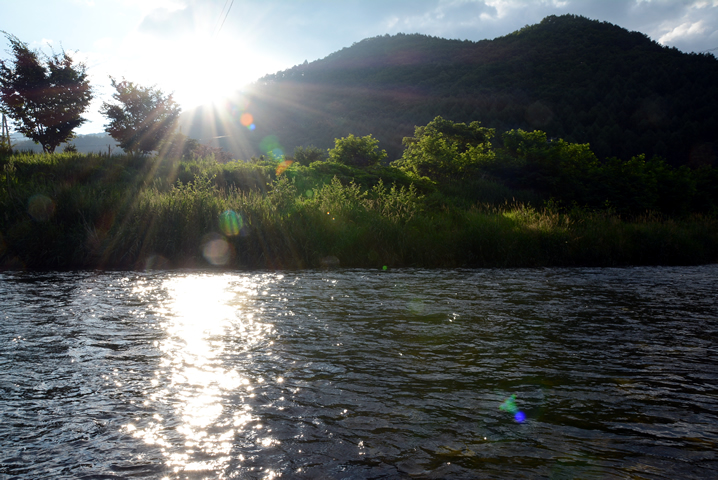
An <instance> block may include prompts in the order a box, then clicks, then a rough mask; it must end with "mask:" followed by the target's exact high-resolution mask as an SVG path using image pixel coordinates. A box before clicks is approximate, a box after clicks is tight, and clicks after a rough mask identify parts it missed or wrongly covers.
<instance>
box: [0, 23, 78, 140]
mask: <svg viewBox="0 0 718 480" xmlns="http://www.w3.org/2000/svg"><path fill="white" fill-rule="evenodd" d="M3 33H4V34H5V36H6V37H7V39H8V41H9V42H10V51H11V53H12V56H13V58H12V59H11V60H0V109H2V110H3V112H5V113H6V114H7V116H8V117H10V119H11V120H12V121H13V122H14V124H15V128H16V129H17V131H19V132H20V133H22V134H23V135H25V136H26V137H28V138H30V139H31V140H33V141H34V142H37V143H39V144H40V145H42V149H43V151H44V152H48V153H53V152H54V151H55V149H56V148H57V146H58V145H60V144H61V143H63V142H66V141H67V140H69V139H71V138H73V137H74V136H75V135H74V133H73V130H75V128H77V127H79V126H80V125H82V124H83V123H85V122H86V119H84V118H82V117H81V115H82V113H83V112H84V111H85V110H86V109H87V107H88V105H89V104H90V100H92V89H91V87H90V83H89V81H88V79H87V73H86V67H85V64H84V63H81V62H79V63H75V62H74V61H73V60H72V57H70V55H69V54H67V53H66V52H65V51H64V50H63V51H62V52H61V53H54V52H53V54H52V55H51V56H44V58H42V57H43V55H42V54H41V53H40V52H37V51H33V50H31V49H30V47H29V46H28V44H27V43H24V42H22V41H20V40H19V39H18V38H17V37H16V36H14V35H10V34H9V33H6V32H3Z"/></svg>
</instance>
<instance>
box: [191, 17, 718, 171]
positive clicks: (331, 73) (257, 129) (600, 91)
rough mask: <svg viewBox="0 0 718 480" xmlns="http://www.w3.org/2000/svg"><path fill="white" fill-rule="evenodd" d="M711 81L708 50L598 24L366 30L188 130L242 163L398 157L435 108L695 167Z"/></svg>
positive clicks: (715, 103)
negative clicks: (489, 36) (475, 37)
mask: <svg viewBox="0 0 718 480" xmlns="http://www.w3.org/2000/svg"><path fill="white" fill-rule="evenodd" d="M716 85H718V60H717V59H716V58H715V57H714V56H712V55H709V54H685V53H682V52H680V51H678V50H676V49H672V48H666V47H663V46H661V45H659V44H657V43H656V42H654V41H652V40H650V39H649V38H648V37H646V36H645V35H644V34H642V33H637V32H629V31H627V30H625V29H623V28H621V27H619V26H616V25H612V24H609V23H606V22H598V21H593V20H589V19H586V18H583V17H578V16H574V15H565V16H561V17H555V16H552V17H547V18H546V19H544V20H543V21H542V22H541V23H540V24H537V25H532V26H527V27H525V28H523V29H521V30H519V31H517V32H514V33H512V34H510V35H507V36H505V37H500V38H496V39H494V40H484V41H480V42H471V41H458V40H446V39H441V38H435V37H428V36H425V35H404V34H399V35H395V36H388V35H387V36H381V37H375V38H369V39H366V40H363V41H361V42H358V43H356V44H354V45H352V46H351V47H348V48H345V49H343V50H341V51H338V52H335V53H333V54H331V55H329V56H328V57H326V58H324V59H321V60H318V61H315V62H312V63H305V64H304V65H298V66H295V67H293V68H291V69H289V70H286V71H283V72H278V73H276V74H273V75H268V76H266V77H264V78H262V79H261V80H260V81H258V82H257V83H256V84H254V85H253V86H252V87H251V88H250V89H249V90H248V91H247V92H245V94H244V95H243V96H242V97H241V98H236V99H234V101H233V102H230V103H228V104H227V105H223V106H221V107H215V108H214V110H210V109H205V110H198V111H194V112H190V113H188V114H187V115H186V117H185V119H184V124H185V127H184V128H185V130H184V131H186V132H188V133H189V135H190V136H192V137H195V138H201V139H202V141H206V140H207V139H210V138H213V137H220V138H216V140H215V141H217V142H218V143H219V145H220V146H222V147H223V148H225V149H227V150H229V151H231V152H232V153H233V154H234V156H235V157H238V158H243V159H247V158H249V157H251V156H255V155H259V154H264V153H269V152H272V151H274V152H275V153H286V154H291V153H292V152H293V150H294V148H295V147H297V146H302V145H315V146H317V147H320V148H323V149H325V148H329V147H331V146H332V145H333V141H334V139H335V138H339V137H342V136H346V135H348V134H350V133H353V134H355V135H367V134H372V135H374V137H376V138H378V139H379V140H380V142H381V147H382V148H385V149H386V150H387V152H388V154H389V156H388V158H387V161H392V160H395V159H397V158H399V157H400V156H401V152H402V147H401V141H402V138H403V137H405V136H410V135H411V134H412V133H413V131H414V127H415V126H417V125H425V124H427V123H428V122H429V121H431V120H432V119H433V118H435V117H436V116H438V115H441V116H443V117H444V118H446V119H449V120H452V121H455V122H470V121H480V122H481V123H482V124H483V125H485V126H487V127H491V128H496V129H497V132H499V133H500V132H502V131H506V130H510V129H517V128H522V129H525V130H534V129H540V130H542V131H545V132H546V133H547V135H548V137H549V138H563V139H565V140H567V141H570V142H578V143H590V145H591V149H592V150H593V151H594V152H595V153H596V155H597V156H598V158H599V159H606V158H610V157H617V158H620V159H625V160H627V159H630V158H631V157H632V156H634V155H638V154H645V155H646V157H647V158H651V157H653V156H661V157H663V158H665V159H666V161H667V162H668V163H669V164H672V165H690V166H694V167H695V166H700V165H705V164H714V163H715V161H716V153H717V152H718V88H716ZM245 114H250V115H251V117H248V116H247V115H245ZM243 115H244V117H243ZM250 120H251V121H250ZM499 137H500V135H499Z"/></svg>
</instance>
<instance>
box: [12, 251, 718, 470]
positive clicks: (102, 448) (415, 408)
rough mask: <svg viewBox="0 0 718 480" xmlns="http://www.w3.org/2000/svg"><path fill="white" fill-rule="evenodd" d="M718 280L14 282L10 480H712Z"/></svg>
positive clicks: (100, 278)
mask: <svg viewBox="0 0 718 480" xmlns="http://www.w3.org/2000/svg"><path fill="white" fill-rule="evenodd" d="M716 280H718V266H715V265H713V266H701V267H676V268H673V267H670V268H669V267H655V268H626V269H543V270H522V269H516V270H478V271H477V270H402V271H394V272H391V271H390V272H375V271H368V270H348V271H346V270H345V271H329V272H319V271H316V272H298V273H294V272H292V273H284V274H276V273H207V272H205V273H202V272H150V273H142V272H109V273H91V272H80V273H45V274H40V273H0V299H1V300H0V415H1V419H2V421H1V422H0V447H1V448H0V478H8V479H11V478H22V479H36V478H57V479H63V478H68V479H69V478H85V479H110V478H189V479H201V478H278V477H281V478H345V479H349V478H354V479H362V478H386V479H393V478H451V479H464V478H466V479H469V478H645V479H669V478H688V479H690V478H713V477H714V475H715V472H716V471H718V453H716V452H717V451H718V413H717V412H718V341H717V339H718V306H717V305H718V302H717V298H716V297H717V294H716V292H718V288H716V283H717V282H716ZM511 395H515V398H516V400H515V403H516V405H517V407H518V408H519V409H520V410H521V411H522V412H523V413H524V414H525V418H526V419H525V421H523V422H521V423H519V422H517V421H516V420H515V419H514V416H513V415H512V414H511V413H509V412H507V411H504V410H501V409H500V408H499V407H500V406H501V405H502V404H504V402H505V401H506V400H507V399H508V398H509V397H510V396H511Z"/></svg>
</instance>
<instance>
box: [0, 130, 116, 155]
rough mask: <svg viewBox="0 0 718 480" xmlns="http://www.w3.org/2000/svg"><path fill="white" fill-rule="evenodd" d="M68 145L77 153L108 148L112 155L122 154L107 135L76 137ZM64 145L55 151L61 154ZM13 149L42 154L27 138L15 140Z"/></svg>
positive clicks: (37, 146) (40, 148) (38, 145)
mask: <svg viewBox="0 0 718 480" xmlns="http://www.w3.org/2000/svg"><path fill="white" fill-rule="evenodd" d="M68 143H69V144H72V145H75V147H77V151H78V152H82V153H97V152H102V153H107V151H108V147H109V149H110V151H111V152H112V153H113V154H114V153H122V152H123V150H122V149H121V148H120V146H119V144H118V143H117V142H116V141H115V140H114V139H113V138H112V137H110V135H109V134H107V133H93V134H88V135H78V136H77V137H76V138H73V139H72V140H70V142H68ZM66 145H67V143H62V144H60V146H59V147H57V150H55V151H56V152H62V151H63V150H64V149H65V146H66ZM13 149H14V150H19V151H21V152H36V153H42V146H41V145H40V144H39V143H35V142H33V141H32V140H29V139H27V138H21V139H18V140H15V141H14V142H13Z"/></svg>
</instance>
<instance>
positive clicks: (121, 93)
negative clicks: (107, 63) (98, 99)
mask: <svg viewBox="0 0 718 480" xmlns="http://www.w3.org/2000/svg"><path fill="white" fill-rule="evenodd" d="M110 79H111V81H112V87H113V88H114V89H115V90H116V91H115V93H113V94H112V98H113V99H114V103H108V102H104V103H103V104H102V108H101V110H100V112H101V113H102V114H103V115H104V116H106V117H107V119H108V120H109V122H110V123H108V124H107V125H106V126H105V129H106V131H107V133H109V134H110V135H111V136H112V138H114V139H115V140H117V142H118V143H119V144H120V147H122V148H123V149H124V150H125V151H126V152H130V153H133V154H138V153H143V154H146V153H149V152H152V151H154V150H157V149H158V148H159V147H160V145H161V143H162V141H163V140H165V139H166V138H167V137H168V136H169V135H170V134H171V133H172V132H173V131H174V129H175V127H176V125H177V121H178V118H179V115H180V112H181V109H180V107H179V106H178V105H177V103H176V102H175V101H174V100H173V99H172V95H168V96H165V95H164V94H163V93H162V91H161V90H159V89H157V88H153V87H143V86H140V85H137V84H135V83H133V82H129V81H127V80H124V79H123V80H122V81H121V82H118V81H117V80H115V79H114V78H112V77H110Z"/></svg>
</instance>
